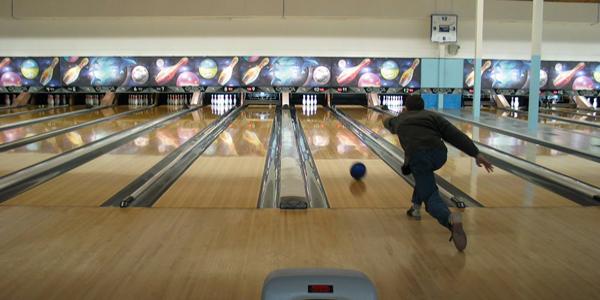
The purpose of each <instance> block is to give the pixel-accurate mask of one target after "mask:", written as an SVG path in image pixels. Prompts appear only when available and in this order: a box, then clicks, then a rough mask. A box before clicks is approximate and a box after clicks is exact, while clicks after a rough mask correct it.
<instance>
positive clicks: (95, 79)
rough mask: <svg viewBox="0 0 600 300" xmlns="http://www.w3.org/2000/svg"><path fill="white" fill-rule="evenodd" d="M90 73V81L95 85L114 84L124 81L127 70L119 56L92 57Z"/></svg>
mask: <svg viewBox="0 0 600 300" xmlns="http://www.w3.org/2000/svg"><path fill="white" fill-rule="evenodd" d="M89 74H90V79H91V81H90V83H91V84H92V85H94V86H111V85H112V86H114V85H119V84H121V82H123V80H124V79H125V76H126V74H127V70H126V68H124V67H122V65H121V60H120V59H119V58H115V57H99V58H95V59H92V62H91V64H90V72H89Z"/></svg>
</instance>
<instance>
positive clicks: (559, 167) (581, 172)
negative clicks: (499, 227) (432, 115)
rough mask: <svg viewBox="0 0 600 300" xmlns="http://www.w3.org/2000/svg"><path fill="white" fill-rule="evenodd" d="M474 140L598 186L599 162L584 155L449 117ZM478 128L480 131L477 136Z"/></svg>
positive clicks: (599, 183) (599, 177) (599, 178)
mask: <svg viewBox="0 0 600 300" xmlns="http://www.w3.org/2000/svg"><path fill="white" fill-rule="evenodd" d="M449 121H450V122H451V123H452V124H454V125H455V126H456V127H458V128H460V129H461V130H462V131H463V132H464V133H466V134H467V135H468V136H470V137H471V138H474V139H475V140H476V141H478V142H480V143H482V144H484V145H487V146H490V147H492V148H496V149H498V150H501V151H504V152H507V153H510V154H512V155H514V156H518V157H520V158H523V159H525V160H528V161H530V162H533V163H536V164H538V165H541V166H543V167H546V168H548V169H551V170H554V171H557V172H559V173H562V174H565V175H568V176H571V177H573V178H576V179H578V180H580V181H583V182H586V183H588V184H591V185H595V186H598V187H600V176H598V174H600V164H598V163H595V162H591V161H589V160H587V159H585V158H581V157H578V156H575V155H570V154H567V153H564V152H561V151H557V150H554V149H550V148H547V147H544V146H541V145H538V144H535V143H530V142H527V141H524V140H521V139H518V138H515V137H512V136H508V135H505V134H501V133H498V132H495V131H492V130H489V129H487V128H485V127H479V126H476V125H473V124H470V123H468V122H460V121H456V120H452V119H450V120H449ZM477 131H479V133H478V134H479V135H478V136H477Z"/></svg>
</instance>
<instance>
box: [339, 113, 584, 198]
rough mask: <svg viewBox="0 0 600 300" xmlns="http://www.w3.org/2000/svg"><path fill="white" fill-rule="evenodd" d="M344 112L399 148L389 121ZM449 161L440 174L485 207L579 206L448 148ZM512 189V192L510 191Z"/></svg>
mask: <svg viewBox="0 0 600 300" xmlns="http://www.w3.org/2000/svg"><path fill="white" fill-rule="evenodd" d="M341 110H342V111H343V112H344V113H346V114H347V115H348V116H350V117H351V118H353V119H354V120H356V121H358V123H361V124H363V125H365V126H367V127H368V128H370V129H371V130H373V131H375V132H376V133H378V134H379V135H381V136H383V137H384V138H385V139H386V140H388V141H390V142H392V143H393V144H394V145H396V146H398V147H399V142H398V138H397V136H395V135H393V134H391V133H390V132H389V131H388V130H386V129H385V128H383V124H382V121H383V118H384V117H387V116H385V115H383V114H381V113H378V112H376V111H374V110H371V109H367V108H364V107H352V108H350V107H343V108H341ZM448 150H449V151H448V161H447V162H446V164H445V165H444V167H442V168H441V169H440V170H439V171H437V173H438V174H439V175H440V176H442V178H444V179H445V180H447V181H448V182H450V183H451V184H453V185H455V186H456V187H457V188H459V189H460V190H461V191H463V192H464V193H466V194H468V195H469V196H471V197H472V198H473V199H476V200H477V201H478V202H480V203H481V204H483V205H484V206H486V207H513V206H525V207H529V206H577V204H576V203H574V202H572V201H570V200H568V199H566V198H563V197H561V196H559V195H557V194H554V193H552V192H550V191H548V190H546V189H543V188H541V187H538V186H537V185H535V184H533V183H531V182H528V181H526V180H523V179H521V178H520V177H517V176H515V175H512V174H510V173H508V172H505V171H503V170H501V169H498V168H496V170H495V172H494V173H491V174H488V173H486V172H485V171H484V170H481V169H479V168H477V166H476V165H475V163H474V160H473V159H472V158H471V157H468V156H467V155H465V154H463V153H462V152H460V151H458V150H456V149H455V148H453V147H451V146H448ZM507 187H510V188H507Z"/></svg>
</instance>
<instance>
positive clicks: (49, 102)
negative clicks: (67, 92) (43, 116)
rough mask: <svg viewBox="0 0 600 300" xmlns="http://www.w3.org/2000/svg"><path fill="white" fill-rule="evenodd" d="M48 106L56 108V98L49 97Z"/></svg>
mask: <svg viewBox="0 0 600 300" xmlns="http://www.w3.org/2000/svg"><path fill="white" fill-rule="evenodd" d="M48 105H49V106H54V96H52V95H48Z"/></svg>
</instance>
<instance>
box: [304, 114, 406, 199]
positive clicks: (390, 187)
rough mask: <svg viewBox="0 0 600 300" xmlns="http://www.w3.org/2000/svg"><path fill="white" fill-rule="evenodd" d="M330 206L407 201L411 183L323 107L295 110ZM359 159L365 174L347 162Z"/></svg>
mask: <svg viewBox="0 0 600 300" xmlns="http://www.w3.org/2000/svg"><path fill="white" fill-rule="evenodd" d="M296 113H297V115H298V117H299V119H300V122H301V124H302V128H303V129H304V134H305V135H306V139H307V142H308V144H309V147H310V150H311V152H312V156H313V159H314V161H315V164H316V165H317V170H318V172H319V176H320V177H321V182H322V183H323V187H324V188H325V193H326V194H327V199H328V201H329V204H330V206H331V207H332V208H366V207H369V208H389V207H407V206H409V205H410V199H411V196H412V187H411V186H410V185H409V184H408V183H406V181H404V179H402V177H400V176H399V175H398V174H397V173H396V172H395V171H394V170H392V169H391V168H390V167H389V166H388V165H387V164H386V163H385V162H384V161H383V160H381V159H380V158H379V157H378V156H377V155H376V154H375V153H373V152H372V151H371V150H370V149H369V148H368V147H367V145H366V144H364V143H363V142H361V140H360V139H359V138H358V137H357V136H356V135H354V134H353V133H352V132H351V131H350V130H348V129H347V128H346V127H344V125H343V124H342V123H341V122H340V121H339V120H338V119H337V118H336V117H335V115H334V114H333V113H332V112H331V111H329V110H326V109H323V108H322V107H319V109H318V110H317V112H316V114H314V115H310V116H307V115H304V114H303V113H302V109H298V110H297V111H296ZM358 161H360V162H362V163H364V164H365V165H366V167H367V175H366V177H364V178H363V179H362V180H361V181H356V180H354V179H353V178H352V177H351V176H350V171H349V170H350V166H351V165H352V164H353V163H354V162H358Z"/></svg>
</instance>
